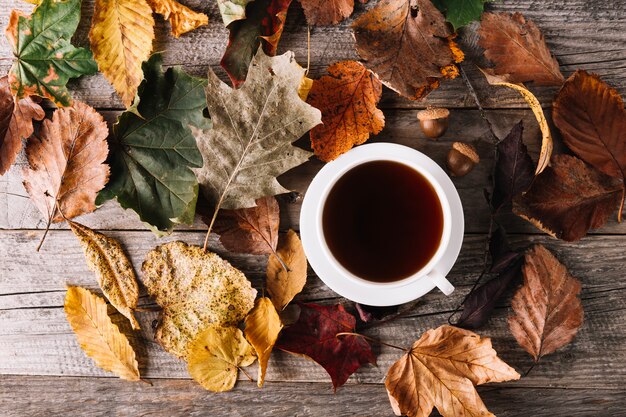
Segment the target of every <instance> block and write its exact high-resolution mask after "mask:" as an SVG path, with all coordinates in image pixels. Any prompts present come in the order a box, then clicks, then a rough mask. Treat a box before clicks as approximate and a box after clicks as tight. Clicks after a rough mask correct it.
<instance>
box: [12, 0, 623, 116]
mask: <svg viewBox="0 0 626 417" xmlns="http://www.w3.org/2000/svg"><path fill="white" fill-rule="evenodd" d="M183 3H186V4H188V5H190V6H191V7H193V8H194V9H195V10H199V11H203V12H206V13H207V14H208V15H209V19H210V23H209V25H208V26H206V27H203V28H200V29H198V30H196V31H195V32H193V33H191V34H188V35H185V36H183V37H182V38H181V39H175V38H173V37H172V36H171V35H169V24H166V23H164V22H163V21H162V20H161V19H160V18H157V22H158V24H157V39H156V41H155V43H154V50H155V51H164V62H165V63H166V64H167V65H174V64H182V65H183V66H184V67H185V68H186V69H187V70H188V71H189V72H190V73H192V74H195V75H201V76H204V75H205V74H206V71H207V69H208V68H209V67H212V68H214V69H215V70H218V71H219V73H220V74H221V75H222V76H223V77H224V72H223V71H222V70H221V69H219V60H220V59H221V56H222V53H223V51H224V48H225V46H226V43H227V38H228V32H227V30H226V29H225V28H224V27H223V25H222V22H221V19H220V17H219V13H218V11H217V6H216V3H215V2H203V1H201V0H187V1H183ZM374 4H375V2H370V4H368V5H357V6H356V9H357V11H356V12H355V16H358V15H359V14H360V13H362V11H363V10H364V9H366V8H369V7H372V6H373V5H374ZM13 8H17V9H20V10H30V8H31V6H30V5H28V4H24V3H23V2H21V1H20V0H0V26H1V27H5V26H6V24H7V22H8V17H9V14H10V11H11V9H13ZM487 8H488V9H489V10H492V11H505V12H515V11H518V12H521V13H523V14H524V15H525V16H526V17H528V18H531V19H533V20H534V21H535V22H536V23H537V25H538V26H539V27H540V28H541V29H542V30H543V32H544V33H545V35H546V40H547V42H548V45H549V46H550V48H551V50H552V51H553V52H554V53H555V55H556V56H557V59H558V60H559V62H560V63H561V65H562V71H563V72H564V73H565V74H566V75H569V74H570V73H571V72H573V71H574V70H575V69H576V68H585V69H588V70H592V71H594V72H597V73H598V74H600V75H601V76H602V78H603V79H605V80H606V81H607V82H609V83H610V84H611V85H613V86H615V87H616V88H618V89H619V90H620V91H621V92H622V93H623V92H624V91H626V76H625V75H624V71H623V68H624V67H626V49H624V42H625V41H626V32H625V31H624V17H625V13H626V0H618V1H611V2H600V3H598V2H595V1H593V0H557V1H551V2H550V3H548V4H546V3H545V2H543V1H538V0H519V1H515V2H494V3H490V4H488V5H487ZM92 14H93V0H88V1H84V2H83V19H82V21H81V25H80V27H79V29H78V31H77V34H76V35H75V37H74V40H75V42H76V43H77V44H79V45H86V44H87V43H88V41H87V33H88V31H89V22H90V19H91V15H92ZM352 21H353V19H352V18H351V19H348V20H347V21H345V22H344V23H342V24H340V25H337V26H331V27H314V28H312V30H311V75H312V76H313V77H318V76H320V75H321V74H323V73H324V71H325V68H326V67H327V66H328V65H329V64H331V63H333V62H336V61H340V60H345V59H357V58H358V56H357V54H356V52H355V49H354V39H353V36H352V31H351V29H350V24H351V22H352ZM286 50H293V51H294V52H295V54H296V58H297V59H298V60H299V61H300V62H301V63H306V56H307V26H306V22H305V20H304V16H303V13H302V10H301V8H300V6H299V4H298V3H297V2H294V3H293V6H292V7H291V9H290V12H289V16H288V19H287V25H286V28H285V31H284V34H283V38H282V41H281V44H280V51H286ZM11 56H12V52H11V49H10V47H9V45H8V43H7V42H6V40H4V39H2V42H1V43H0V58H9V57H11ZM8 68H9V66H8V64H7V63H6V62H2V65H0V74H4V73H5V72H6V71H8ZM469 74H470V77H471V78H472V79H473V80H475V82H476V83H477V85H478V87H479V89H480V90H481V96H483V97H482V98H483V99H484V101H485V105H486V106H488V107H498V108H500V107H524V106H525V103H524V102H523V100H522V99H521V98H520V97H519V95H517V93H514V92H510V91H507V90H505V89H501V88H492V87H488V86H487V85H486V83H485V82H484V81H482V76H481V75H480V74H479V73H478V71H476V70H475V69H473V68H470V71H469ZM224 79H225V77H224ZM70 86H71V89H72V91H73V94H74V96H75V97H76V98H77V99H79V100H82V101H85V102H87V103H88V104H90V105H92V106H94V107H98V108H122V105H121V102H120V100H119V98H118V97H117V96H116V94H115V92H114V91H113V89H112V88H111V86H110V85H109V84H108V83H107V82H106V80H105V79H104V77H103V76H102V75H101V74H98V75H95V76H90V77H83V78H82V79H80V80H78V81H72V82H71V83H70ZM533 91H534V92H535V93H536V94H537V96H538V98H539V99H540V100H541V102H542V103H544V104H546V105H548V104H549V103H551V101H552V98H553V95H554V92H555V91H556V88H554V87H548V88H546V87H539V88H533ZM426 105H442V106H447V107H474V103H473V101H472V100H471V98H470V97H469V96H468V94H467V91H466V89H465V86H464V84H463V82H462V81H461V80H453V81H450V82H447V83H445V84H444V85H443V86H442V87H441V88H440V89H439V90H438V91H435V92H434V93H433V94H431V95H430V96H429V97H428V99H427V100H425V101H421V102H412V101H409V100H406V99H403V98H401V97H399V96H398V95H396V94H395V93H393V92H391V91H390V90H387V89H386V90H385V93H384V98H383V106H385V107H407V108H415V107H424V106H426Z"/></svg>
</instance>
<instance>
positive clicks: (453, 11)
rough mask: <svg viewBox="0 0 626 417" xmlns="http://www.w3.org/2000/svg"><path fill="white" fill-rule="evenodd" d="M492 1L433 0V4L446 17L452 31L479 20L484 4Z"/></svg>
mask: <svg viewBox="0 0 626 417" xmlns="http://www.w3.org/2000/svg"><path fill="white" fill-rule="evenodd" d="M490 1H493V0H433V4H434V5H435V7H437V8H438V9H439V10H440V11H441V13H443V14H444V15H445V16H446V21H448V22H450V23H451V24H452V26H453V27H454V30H455V31H456V30H458V29H459V28H460V27H462V26H466V25H468V24H470V23H471V22H473V21H475V20H480V16H481V15H482V14H483V10H484V6H485V3H487V2H490Z"/></svg>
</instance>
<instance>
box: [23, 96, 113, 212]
mask: <svg viewBox="0 0 626 417" xmlns="http://www.w3.org/2000/svg"><path fill="white" fill-rule="evenodd" d="M108 134H109V130H108V128H107V124H106V122H105V121H104V119H103V118H102V116H101V115H100V114H98V113H97V112H96V111H95V110H94V109H92V108H91V107H89V106H88V105H86V104H84V103H81V102H79V101H75V102H74V104H73V106H72V107H65V108H61V109H58V110H57V111H55V112H54V114H53V116H52V120H49V119H47V120H44V122H43V124H42V125H41V130H40V131H39V135H38V137H32V138H31V139H30V140H29V141H28V144H27V145H26V157H27V158H28V165H29V166H28V168H26V169H24V171H23V178H24V187H25V188H26V191H27V192H28V194H29V195H30V198H31V199H32V200H33V202H34V203H35V206H36V207H37V208H38V209H39V211H40V212H41V214H43V215H44V217H45V218H46V219H47V220H48V224H50V223H51V222H60V221H63V219H65V218H66V219H71V218H74V217H76V216H79V215H81V214H85V213H90V212H92V211H94V210H95V209H96V204H95V199H96V194H97V193H98V191H100V190H101V189H102V187H104V185H105V184H106V182H107V178H108V177H109V167H108V166H107V165H106V164H105V163H104V161H105V160H106V158H107V154H108V152H109V147H108V145H107V136H108Z"/></svg>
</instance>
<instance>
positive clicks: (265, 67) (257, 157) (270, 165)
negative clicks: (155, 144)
mask: <svg viewBox="0 0 626 417" xmlns="http://www.w3.org/2000/svg"><path fill="white" fill-rule="evenodd" d="M294 62H295V60H294V57H293V53H292V52H287V53H285V54H283V55H280V56H277V57H273V58H270V57H268V56H266V55H265V54H264V53H263V51H262V50H261V49H260V48H259V51H258V53H257V55H256V56H255V58H254V60H253V61H252V63H251V64H250V72H249V74H248V80H247V81H246V83H245V84H244V85H243V86H242V87H241V88H240V89H237V90H234V89H232V88H230V87H229V86H227V85H226V84H224V83H223V82H222V81H221V80H220V79H219V78H218V77H217V75H215V73H214V72H213V71H212V70H210V71H209V84H208V86H207V89H206V93H207V94H206V96H207V103H208V108H209V114H211V118H212V121H213V128H212V129H211V130H204V131H199V130H196V132H195V133H196V140H197V143H198V148H199V149H200V153H201V154H202V157H203V159H204V165H203V167H202V168H199V169H195V170H194V171H195V173H196V175H197V177H198V182H199V183H200V189H201V190H202V191H203V193H204V194H205V196H206V197H207V200H209V202H210V203H211V204H213V205H214V206H215V211H214V215H213V218H215V217H216V216H217V213H218V211H219V210H220V209H222V208H224V209H229V210H230V209H240V208H246V207H253V206H254V205H255V204H256V203H255V200H256V199H258V198H261V197H265V196H271V195H276V194H281V193H285V192H288V190H287V189H285V188H284V187H283V186H281V185H280V184H279V183H278V181H277V179H276V177H277V176H279V175H281V174H283V173H284V172H286V171H287V170H289V169H291V168H293V167H295V166H298V165H300V164H302V163H304V162H305V161H307V160H308V159H309V155H310V153H309V152H307V151H305V150H303V149H300V148H296V147H295V146H293V145H292V142H294V141H295V140H297V139H298V138H300V137H301V136H302V135H304V134H305V133H306V132H307V131H309V130H310V129H311V128H312V127H313V126H315V125H317V124H318V123H319V122H320V112H319V110H317V109H315V108H314V107H311V106H310V105H308V104H306V103H305V102H303V101H302V100H301V99H300V97H298V87H299V85H300V81H301V80H302V76H303V74H304V70H303V69H302V68H300V67H299V66H298V65H294ZM210 223H213V220H212V221H211V222H210ZM210 230H211V227H210V226H209V231H210Z"/></svg>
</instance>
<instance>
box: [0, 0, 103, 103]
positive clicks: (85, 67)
mask: <svg viewBox="0 0 626 417" xmlns="http://www.w3.org/2000/svg"><path fill="white" fill-rule="evenodd" d="M79 20H80V0H56V1H55V0H43V1H42V2H41V4H40V5H39V6H37V7H36V8H35V10H34V11H33V13H32V14H31V15H30V16H27V15H24V14H23V13H21V12H20V11H17V10H13V11H12V13H11V17H10V19H9V25H8V26H7V28H6V36H7V39H8V40H9V43H10V44H11V46H12V47H13V54H14V55H15V61H14V63H13V66H12V67H11V71H10V72H9V83H10V85H11V90H12V92H13V94H14V95H15V96H16V97H17V98H18V99H20V98H23V97H27V96H31V95H37V96H41V97H46V98H49V99H50V100H52V101H53V102H54V103H55V104H56V105H58V106H69V105H71V104H72V97H71V96H70V93H69V91H68V90H67V88H66V84H67V82H68V80H69V79H70V78H77V77H80V76H81V75H89V74H95V73H96V72H97V71H98V65H97V64H96V62H95V61H94V60H93V59H92V55H91V51H89V50H88V49H84V48H76V47H74V45H72V44H71V43H70V39H71V38H72V35H73V34H74V32H75V31H76V28H77V27H78V22H79Z"/></svg>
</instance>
